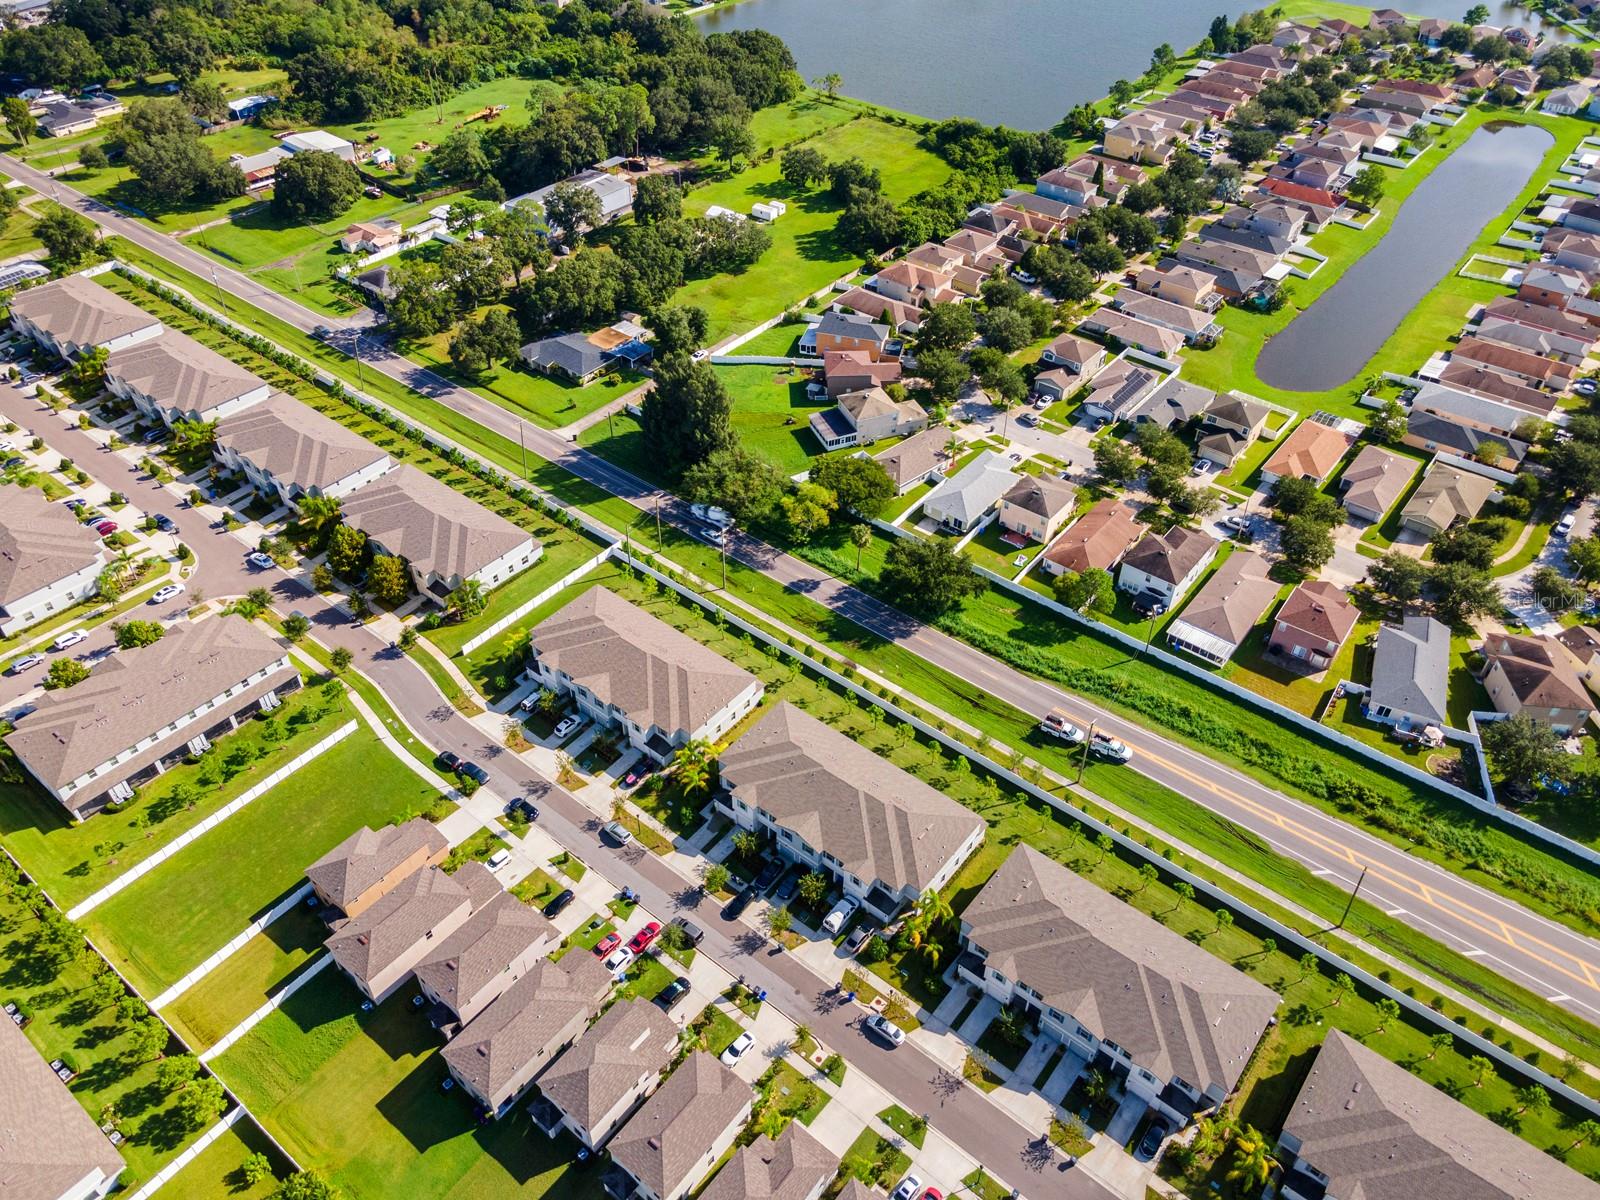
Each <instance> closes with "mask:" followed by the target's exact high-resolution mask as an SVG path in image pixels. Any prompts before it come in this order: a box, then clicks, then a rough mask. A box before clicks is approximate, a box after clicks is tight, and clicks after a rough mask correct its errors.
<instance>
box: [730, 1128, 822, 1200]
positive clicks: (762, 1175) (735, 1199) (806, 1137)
mask: <svg viewBox="0 0 1600 1200" xmlns="http://www.w3.org/2000/svg"><path fill="white" fill-rule="evenodd" d="M838 1170H839V1159H838V1156H837V1155H834V1154H832V1153H831V1152H829V1150H828V1148H827V1147H826V1146H824V1145H823V1144H822V1143H821V1142H819V1141H817V1139H816V1138H814V1137H812V1136H811V1135H810V1134H809V1133H807V1132H806V1127H805V1126H804V1125H802V1124H801V1123H800V1122H799V1121H790V1122H789V1124H788V1125H787V1126H785V1127H784V1130H783V1132H782V1133H780V1134H779V1135H778V1137H777V1139H776V1140H774V1139H772V1138H770V1137H768V1136H767V1135H766V1134H764V1133H758V1134H757V1135H756V1137H755V1140H754V1141H752V1142H751V1143H750V1144H749V1145H748V1146H746V1147H744V1148H743V1149H742V1150H740V1151H739V1152H738V1153H737V1154H735V1155H734V1156H733V1158H732V1159H730V1160H729V1161H728V1163H727V1165H725V1166H724V1167H723V1168H722V1170H720V1171H718V1172H717V1173H716V1175H715V1177H713V1178H712V1180H711V1182H710V1183H708V1184H707V1185H706V1187H705V1190H704V1191H702V1192H701V1193H700V1200H758V1198H759V1200H818V1197H820V1196H821V1195H822V1190H823V1189H824V1188H825V1187H827V1186H828V1184H829V1183H831V1182H832V1181H833V1177H834V1175H835V1174H836V1173H837V1172H838Z"/></svg>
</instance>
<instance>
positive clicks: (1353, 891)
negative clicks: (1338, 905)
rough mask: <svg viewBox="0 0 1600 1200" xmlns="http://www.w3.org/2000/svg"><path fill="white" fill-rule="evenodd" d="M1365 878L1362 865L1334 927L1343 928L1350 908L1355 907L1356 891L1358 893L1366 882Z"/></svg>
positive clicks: (1365, 871) (1365, 873)
mask: <svg viewBox="0 0 1600 1200" xmlns="http://www.w3.org/2000/svg"><path fill="white" fill-rule="evenodd" d="M1366 879H1367V869H1366V868H1365V867H1362V868H1361V874H1360V876H1359V877H1358V878H1357V879H1356V885H1355V887H1353V888H1351V889H1350V899H1348V900H1346V901H1345V902H1344V912H1342V913H1340V914H1339V923H1338V924H1337V925H1335V926H1334V928H1335V929H1343V928H1344V923H1345V919H1346V918H1347V917H1349V915H1350V910H1351V909H1352V908H1354V907H1355V903H1356V895H1357V893H1359V892H1360V891H1361V885H1362V884H1363V883H1365V882H1366Z"/></svg>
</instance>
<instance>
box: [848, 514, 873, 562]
mask: <svg viewBox="0 0 1600 1200" xmlns="http://www.w3.org/2000/svg"><path fill="white" fill-rule="evenodd" d="M850 544H851V545H852V546H854V547H855V548H856V570H857V571H859V570H861V552H862V551H863V550H865V549H866V548H867V547H868V546H870V545H872V526H870V525H852V526H850Z"/></svg>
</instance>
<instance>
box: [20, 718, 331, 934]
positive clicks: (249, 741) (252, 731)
mask: <svg viewBox="0 0 1600 1200" xmlns="http://www.w3.org/2000/svg"><path fill="white" fill-rule="evenodd" d="M279 711H280V713H281V714H282V717H281V719H279V720H278V721H277V723H276V725H275V726H274V725H273V724H272V723H269V722H266V721H259V720H252V721H249V722H247V723H246V724H245V725H244V726H242V727H241V728H240V729H238V730H237V731H236V732H234V733H232V734H230V735H229V736H228V737H226V738H223V739H220V740H219V741H218V742H217V743H216V746H215V748H214V749H213V750H212V752H211V753H210V754H208V755H207V756H206V757H205V758H204V759H203V760H201V761H200V762H199V763H196V764H195V765H193V766H187V765H179V766H176V767H174V768H173V769H172V770H170V771H168V772H166V774H164V775H162V776H161V777H160V778H159V779H157V780H155V781H154V782H152V783H149V784H146V785H145V786H144V787H143V788H142V789H140V791H139V795H138V798H137V799H136V800H135V802H134V803H133V804H132V805H130V806H129V807H127V808H125V809H124V810H123V811H121V812H115V813H114V812H102V813H98V814H96V815H95V818H94V820H92V821H79V822H76V823H71V822H69V821H68V820H67V818H66V810H65V809H63V808H62V807H61V805H59V804H58V803H56V802H55V801H54V800H52V799H51V798H50V797H49V796H46V795H45V794H44V793H42V792H39V791H36V790H34V789H33V788H31V787H28V786H26V785H24V784H10V783H8V784H0V840H3V841H4V842H5V845H6V848H7V849H8V850H10V851H11V853H12V854H14V855H15V856H16V857H17V859H18V860H19V861H20V862H21V863H22V865H23V867H24V868H26V869H27V871H28V873H29V874H30V875H32V876H33V877H34V879H35V880H37V881H38V883H39V884H40V885H41V886H42V887H43V888H44V889H45V890H46V891H47V892H49V893H50V895H51V897H52V898H53V899H54V900H55V901H56V903H57V904H60V905H61V906H62V907H63V908H71V907H72V906H73V905H74V904H76V903H77V902H78V901H79V900H82V899H83V898H84V897H86V896H88V895H90V894H92V893H94V892H96V891H98V890H99V889H100V888H102V887H104V886H105V885H106V884H107V883H110V882H111V880H113V879H115V878H116V877H117V876H118V875H121V874H122V873H123V872H124V871H126V870H128V868H130V867H132V866H134V865H135V864H136V863H139V862H142V861H144V860H145V859H147V858H149V857H150V856H151V855H152V854H155V853H156V852H157V851H159V850H160V849H162V847H164V846H166V845H168V844H170V843H171V842H172V841H173V840H174V839H176V838H177V837H178V836H179V835H180V834H182V833H184V832H185V831H186V830H189V829H192V828H194V826H196V825H198V824H199V823H200V822H201V821H203V820H205V818H206V817H208V816H210V815H211V814H212V813H214V812H216V811H217V809H219V808H221V807H222V806H223V805H225V804H227V803H229V802H230V801H232V800H234V799H235V798H237V797H238V796H239V795H241V794H242V793H243V792H245V791H247V790H248V789H250V788H251V787H254V786H255V785H256V784H257V783H258V782H260V781H261V780H262V779H264V778H266V776H268V775H270V774H272V772H273V771H275V770H277V769H278V767H279V766H280V765H282V764H283V763H286V762H289V761H290V760H292V759H293V758H294V757H295V756H296V755H298V754H300V753H302V752H303V751H305V750H306V749H308V748H310V747H311V746H314V745H315V744H316V743H318V742H320V741H321V740H322V739H323V738H325V737H327V736H328V735H329V734H330V733H332V732H333V731H334V730H335V729H337V728H339V726H341V725H343V724H344V723H345V722H346V721H348V720H350V718H351V717H353V716H354V715H355V710H354V709H353V708H351V707H350V703H349V701H347V700H346V699H345V698H344V695H343V693H342V689H341V692H340V694H339V695H337V696H335V697H333V698H331V699H330V698H329V697H328V696H327V694H326V693H325V692H324V691H323V690H322V689H320V688H313V689H304V690H302V691H301V692H299V693H297V694H295V695H294V696H291V697H290V698H289V699H288V700H287V701H285V703H284V705H283V707H282V708H281V709H280V710H279ZM319 713H320V715H316V714H319ZM274 729H276V730H277V731H278V733H279V734H281V735H282V740H281V741H272V740H270V739H269V738H268V737H267V735H268V734H269V733H271V732H273V730H274ZM246 748H248V749H249V750H250V751H251V752H252V753H254V754H256V755H258V756H259V757H257V758H255V760H254V761H253V762H252V763H251V764H250V765H249V767H248V769H236V768H234V767H232V766H230V765H229V764H228V762H227V760H228V757H229V756H230V755H233V754H235V753H240V752H242V751H243V750H245V749H246Z"/></svg>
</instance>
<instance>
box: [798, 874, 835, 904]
mask: <svg viewBox="0 0 1600 1200" xmlns="http://www.w3.org/2000/svg"><path fill="white" fill-rule="evenodd" d="M832 886H833V885H832V884H831V883H830V882H829V880H828V877H827V876H826V875H824V874H823V873H822V872H821V871H807V872H806V873H805V874H804V875H802V876H800V884H799V887H800V900H801V902H802V903H804V904H805V905H807V906H808V907H810V908H816V907H817V906H818V905H820V904H821V903H822V902H823V900H824V899H826V898H827V895H828V890H829V888H831V887H832Z"/></svg>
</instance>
